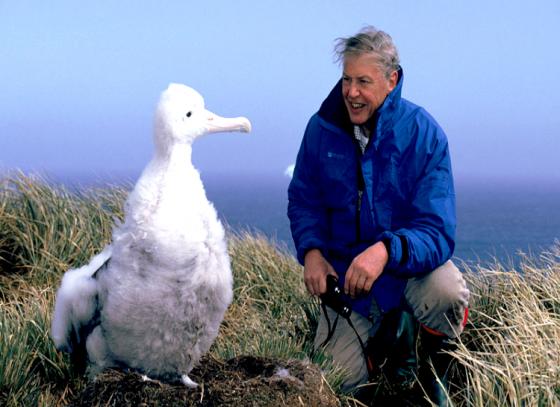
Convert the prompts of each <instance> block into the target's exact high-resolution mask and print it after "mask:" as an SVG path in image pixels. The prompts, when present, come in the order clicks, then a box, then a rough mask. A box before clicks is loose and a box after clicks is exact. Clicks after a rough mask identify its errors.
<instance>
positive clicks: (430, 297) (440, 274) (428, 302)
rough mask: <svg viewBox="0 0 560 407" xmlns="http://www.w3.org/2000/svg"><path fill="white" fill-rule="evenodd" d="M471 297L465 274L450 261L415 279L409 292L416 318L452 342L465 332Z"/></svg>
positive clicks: (407, 291) (408, 297)
mask: <svg viewBox="0 0 560 407" xmlns="http://www.w3.org/2000/svg"><path fill="white" fill-rule="evenodd" d="M469 295H470V293H469V290H468V288H467V283H466V281H465V279H464V278H463V276H462V274H461V271H459V269H458V268H457V267H456V266H455V264H453V262H452V261H450V260H449V261H447V262H446V263H444V264H443V265H441V266H440V267H438V268H437V269H435V270H434V271H432V272H431V273H429V274H428V275H426V276H424V277H420V278H411V279H410V280H409V281H408V283H407V285H406V289H405V298H406V301H407V302H408V304H409V306H410V307H411V308H412V311H413V313H414V317H415V318H416V319H417V320H418V321H420V323H421V324H423V325H425V326H427V327H428V328H430V329H432V330H435V331H438V332H440V333H442V334H444V335H446V336H448V337H450V338H456V337H458V336H459V335H460V334H461V332H462V331H463V328H464V319H465V312H466V310H467V308H468V305H469Z"/></svg>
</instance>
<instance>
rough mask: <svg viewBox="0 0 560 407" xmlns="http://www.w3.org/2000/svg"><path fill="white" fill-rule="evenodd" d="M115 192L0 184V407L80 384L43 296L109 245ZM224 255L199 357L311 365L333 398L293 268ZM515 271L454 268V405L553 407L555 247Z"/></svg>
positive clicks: (27, 182)
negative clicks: (460, 278)
mask: <svg viewBox="0 0 560 407" xmlns="http://www.w3.org/2000/svg"><path fill="white" fill-rule="evenodd" d="M126 195H127V190H126V188H122V187H111V188H105V189H95V190H93V189H90V190H83V191H80V192H74V191H69V190H67V189H65V188H63V187H58V186H51V185H49V184H48V183H47V182H45V181H43V180H39V179H36V178H32V177H27V176H24V175H21V174H16V175H14V176H9V177H5V178H3V179H1V180H0V405H6V406H19V405H45V406H47V405H48V406H50V405H66V404H67V403H68V402H69V401H70V400H71V399H73V398H74V397H75V396H76V395H77V394H78V393H79V392H80V391H81V389H83V388H84V387H85V382H84V379H83V378H81V377H77V376H76V375H75V374H74V373H73V371H72V368H71V366H70V364H69V361H68V358H67V357H66V356H65V355H62V354H60V353H58V352H56V350H55V349H54V346H53V344H52V341H51V340H50V338H49V332H48V330H49V326H50V318H51V313H52V308H53V301H54V293H55V290H56V287H57V286H58V283H59V281H60V278H61V275H62V273H63V272H64V271H65V270H67V269H68V268H70V267H76V266H79V265H82V264H84V263H86V262H87V261H89V259H90V257H91V256H92V255H93V254H95V253H97V252H98V251H99V250H100V249H101V248H102V247H103V246H104V245H105V244H106V243H107V242H108V241H109V240H110V236H111V230H112V226H113V224H114V220H115V218H117V219H120V218H122V208H123V203H124V199H125V197H126ZM229 250H230V256H231V261H232V270H233V273H234V281H235V283H234V284H235V285H234V301H233V303H232V305H231V306H230V308H229V309H228V311H227V313H226V317H225V320H224V322H223V324H222V327H221V330H220V335H219V336H218V338H217V340H216V342H215V344H214V345H213V347H212V349H211V351H210V356H211V357H212V358H215V359H216V360H227V359H230V358H233V357H236V356H240V355H251V356H260V357H265V358H278V359H300V360H311V361H313V362H314V363H317V364H319V366H321V368H322V369H323V372H324V374H325V377H326V379H327V381H328V382H329V384H330V386H331V387H332V388H333V389H335V390H336V389H337V388H338V384H339V383H340V379H341V373H340V372H339V371H337V370H336V369H335V368H333V366H332V365H331V363H330V362H329V360H328V358H326V357H325V356H324V355H322V354H317V353H313V352H312V351H311V343H312V336H313V331H314V328H315V326H316V320H317V316H318V311H319V310H318V306H317V303H316V302H315V301H313V300H311V299H310V298H309V296H307V294H306V292H305V289H304V286H303V281H302V273H301V266H299V265H298V264H297V262H296V260H295V259H294V258H293V256H292V255H291V254H289V253H288V252H287V251H286V250H283V249H280V248H279V247H278V246H277V245H276V244H274V243H273V242H271V241H269V240H268V239H266V238H265V237H263V236H260V235H257V234H254V233H247V232H241V233H231V234H230V237H229ZM520 264H521V265H520V267H519V269H518V270H514V269H511V270H508V269H505V268H504V267H503V266H501V265H500V264H495V265H493V266H492V267H486V268H485V267H482V266H479V267H472V266H471V267H469V266H466V265H465V266H463V268H464V270H465V275H466V277H467V280H468V283H469V285H470V288H471V292H472V303H471V308H470V311H471V312H470V321H469V324H468V326H467V329H466V331H465V333H464V334H463V335H462V337H461V343H460V346H459V349H458V351H457V352H456V356H457V359H458V360H459V364H458V365H457V366H456V368H455V375H454V377H453V380H452V383H453V387H452V390H451V393H452V394H453V398H454V401H455V403H456V405H458V406H503V405H509V406H529V405H530V406H532V405H536V406H556V405H558V404H559V403H560V346H558V344H559V343H560V244H556V245H555V246H554V247H552V248H551V249H550V250H549V251H548V252H545V253H542V254H541V256H540V257H539V258H536V259H535V258H529V257H526V256H525V257H523V259H522V261H521V262H520ZM340 397H341V402H342V404H353V402H352V401H351V400H350V399H347V398H345V396H344V395H340Z"/></svg>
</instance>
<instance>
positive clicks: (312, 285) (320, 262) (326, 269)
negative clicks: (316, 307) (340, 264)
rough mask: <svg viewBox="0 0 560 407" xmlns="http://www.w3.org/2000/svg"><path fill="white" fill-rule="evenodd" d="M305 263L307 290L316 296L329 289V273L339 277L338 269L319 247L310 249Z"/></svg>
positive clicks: (304, 272)
mask: <svg viewBox="0 0 560 407" xmlns="http://www.w3.org/2000/svg"><path fill="white" fill-rule="evenodd" d="M304 263H305V264H304V269H303V280H304V282H305V286H306V287H307V291H309V294H311V295H316V296H319V295H321V294H324V293H325V292H326V291H327V275H329V274H332V275H334V276H335V277H337V274H336V271H334V269H333V268H332V266H331V265H330V264H329V262H328V261H327V260H326V259H325V258H324V257H323V255H322V254H321V251H320V250H318V249H312V250H310V251H308V252H307V254H306V255H305V261H304Z"/></svg>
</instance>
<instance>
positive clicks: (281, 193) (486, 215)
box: [54, 173, 560, 267]
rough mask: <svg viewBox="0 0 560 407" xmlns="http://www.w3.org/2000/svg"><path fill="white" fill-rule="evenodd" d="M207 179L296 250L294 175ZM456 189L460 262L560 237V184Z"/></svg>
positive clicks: (538, 248) (223, 203)
mask: <svg viewBox="0 0 560 407" xmlns="http://www.w3.org/2000/svg"><path fill="white" fill-rule="evenodd" d="M123 178H124V179H128V180H134V178H131V177H123ZM123 178H114V179H112V180H111V182H110V183H111V184H118V183H119V181H120V180H122V179H123ZM202 180H203V182H204V185H205V189H206V194H207V196H208V199H209V200H211V201H212V202H213V203H214V206H215V208H216V210H217V211H218V214H219V216H220V218H221V219H222V221H223V222H224V223H225V224H227V225H229V227H230V228H231V229H233V230H237V231H239V230H249V231H254V232H259V233H262V234H264V235H265V236H267V237H269V238H270V239H272V240H273V241H274V242H276V243H277V244H278V245H280V246H282V247H284V248H286V249H287V250H288V251H290V252H292V253H294V254H295V249H294V245H293V242H292V238H291V234H290V227H289V222H288V218H287V215H286V211H287V204H288V202H287V188H288V184H289V182H290V179H289V178H288V177H286V176H283V175H278V176H272V175H257V174H253V175H231V174H228V175H216V174H204V173H203V174H202ZM54 181H55V182H61V183H63V184H66V185H67V186H70V185H76V184H78V185H81V186H87V185H91V184H103V183H104V181H103V180H101V181H100V180H96V181H93V182H92V180H91V179H85V178H76V177H54ZM132 182H134V181H132ZM455 189H456V197H457V236H456V247H455V253H454V259H455V260H460V261H464V262H466V263H468V264H471V265H474V264H480V265H483V266H491V265H492V264H494V263H495V262H496V261H498V262H500V263H501V264H502V265H504V266H506V267H509V266H512V267H515V266H517V265H518V264H519V262H520V260H521V257H520V256H519V254H520V253H525V254H529V255H532V256H538V255H539V254H540V253H541V252H543V251H546V250H548V249H549V248H550V247H551V246H552V245H553V244H555V241H559V240H560V182H554V181H542V180H541V181H534V180H533V181H515V180H509V181H500V180H493V181H492V180H488V179H487V180H464V179H461V178H457V177H456V178H455Z"/></svg>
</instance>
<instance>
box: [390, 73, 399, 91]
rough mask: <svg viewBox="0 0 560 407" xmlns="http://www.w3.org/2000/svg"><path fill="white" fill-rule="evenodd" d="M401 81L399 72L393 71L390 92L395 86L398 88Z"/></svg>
mask: <svg viewBox="0 0 560 407" xmlns="http://www.w3.org/2000/svg"><path fill="white" fill-rule="evenodd" d="M398 81H399V73H398V71H393V72H391V75H389V88H390V91H392V90H393V89H395V86H397V82H398Z"/></svg>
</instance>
